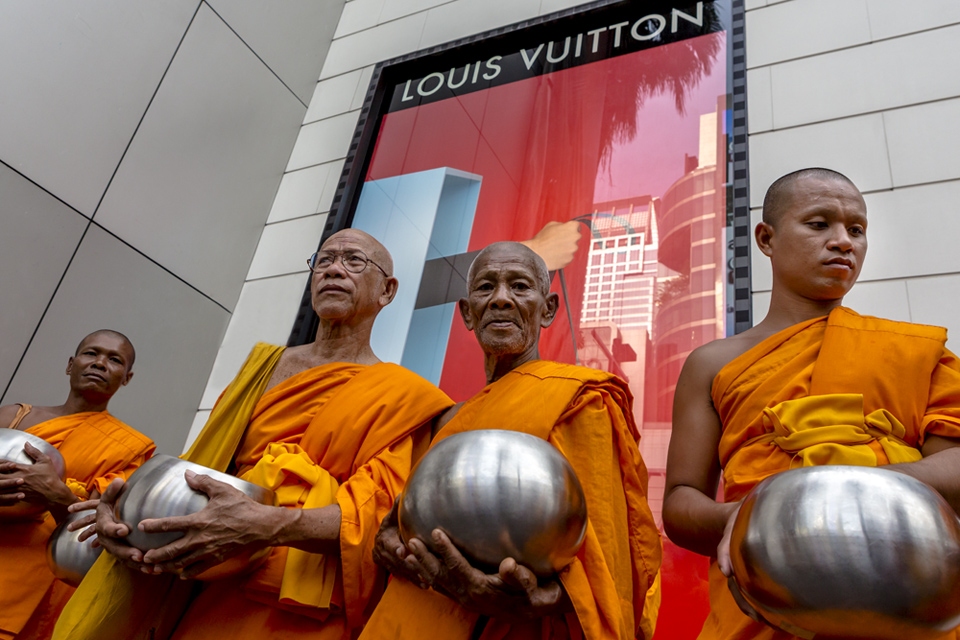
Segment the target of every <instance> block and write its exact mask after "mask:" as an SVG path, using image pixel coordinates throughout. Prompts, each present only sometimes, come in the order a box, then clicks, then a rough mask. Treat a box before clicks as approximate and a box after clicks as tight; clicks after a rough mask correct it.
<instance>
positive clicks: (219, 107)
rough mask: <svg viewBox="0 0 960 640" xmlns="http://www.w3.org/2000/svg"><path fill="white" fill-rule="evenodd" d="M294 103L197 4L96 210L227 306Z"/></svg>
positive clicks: (286, 145) (278, 166)
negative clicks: (193, 15)
mask: <svg viewBox="0 0 960 640" xmlns="http://www.w3.org/2000/svg"><path fill="white" fill-rule="evenodd" d="M304 111H305V109H304V107H303V105H302V104H301V103H300V102H299V101H298V100H297V99H296V97H295V96H294V95H293V94H291V93H290V91H289V90H288V89H287V88H286V87H284V86H283V85H282V84H281V83H280V81H279V80H277V78H276V77H275V76H274V75H273V73H271V72H270V70H269V69H267V68H266V67H265V66H264V65H263V63H262V62H261V61H260V60H258V59H257V57H256V56H255V55H254V54H253V53H252V52H251V51H250V49H249V48H247V46H246V45H244V44H243V43H242V42H241V41H240V40H239V39H238V38H237V37H236V35H234V33H233V32H232V31H231V30H230V29H229V28H228V27H227V25H225V24H224V23H223V22H222V21H221V20H220V18H218V17H217V16H216V15H215V14H214V13H213V11H211V10H210V9H208V8H206V7H201V9H200V11H199V12H198V13H197V17H196V19H195V20H194V22H193V24H192V25H191V28H190V32H189V33H188V34H187V36H186V38H185V39H184V41H183V44H182V46H181V47H180V51H179V53H178V55H177V58H176V59H175V60H174V62H173V64H172V65H171V67H170V70H169V72H168V73H167V75H166V78H165V79H164V82H163V84H162V85H161V87H160V89H159V91H158V92H157V96H156V98H155V99H154V101H153V103H152V105H151V108H150V110H149V112H148V113H147V115H146V117H145V118H144V121H143V123H142V125H141V126H140V129H139V131H138V134H137V136H136V138H134V140H133V142H132V143H131V145H130V149H129V151H128V152H127V155H126V156H125V158H124V161H123V163H122V164H121V166H120V168H119V170H118V171H117V176H116V178H115V179H114V181H113V183H112V184H111V186H110V189H109V191H108V192H107V195H106V197H105V198H104V202H103V205H102V206H101V208H100V211H99V212H98V214H97V216H96V218H95V219H96V221H97V222H98V223H99V224H101V225H103V226H104V227H106V228H107V229H109V230H110V231H112V232H113V233H116V234H117V235H119V236H120V237H121V238H123V239H124V240H126V241H127V242H129V243H131V244H132V245H134V246H136V247H137V248H139V249H140V250H142V251H143V252H144V253H146V254H147V255H149V256H150V257H151V258H153V259H154V260H157V261H158V262H159V263H160V264H162V265H164V266H165V267H167V268H168V269H170V270H171V271H173V272H174V273H176V274H177V275H178V276H180V277H182V278H183V279H184V280H186V281H187V282H189V283H191V284H192V285H194V286H195V287H197V288H198V289H200V290H201V291H203V292H204V293H206V294H207V295H209V296H211V297H212V298H214V299H215V300H217V301H218V302H219V303H220V304H222V305H223V306H225V307H226V308H228V309H229V308H232V307H233V305H234V303H235V301H236V299H237V296H238V295H239V293H240V287H241V285H242V283H243V274H245V273H246V271H247V269H248V267H249V265H250V260H251V258H252V257H253V253H254V249H255V248H256V245H257V239H258V238H259V237H260V231H261V229H262V228H263V224H264V221H265V220H266V219H267V214H268V213H269V211H270V205H271V203H272V201H273V197H274V196H275V194H276V189H277V186H278V185H279V183H280V177H281V175H282V167H283V163H284V160H285V159H286V158H287V157H289V154H290V148H291V146H292V144H293V141H294V139H295V137H296V134H297V125H298V123H300V122H301V121H302V119H303V114H304Z"/></svg>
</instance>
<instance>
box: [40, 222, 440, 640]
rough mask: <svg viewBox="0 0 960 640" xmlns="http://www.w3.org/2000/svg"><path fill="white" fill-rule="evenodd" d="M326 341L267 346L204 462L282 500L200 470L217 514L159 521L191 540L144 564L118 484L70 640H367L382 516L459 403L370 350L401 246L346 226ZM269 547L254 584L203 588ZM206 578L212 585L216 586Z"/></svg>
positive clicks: (201, 444)
mask: <svg viewBox="0 0 960 640" xmlns="http://www.w3.org/2000/svg"><path fill="white" fill-rule="evenodd" d="M308 262H309V265H310V268H311V270H312V272H313V275H312V276H311V293H312V300H313V308H314V311H315V312H316V314H317V316H318V317H319V320H320V325H319V328H318V329H317V335H316V339H315V341H314V342H313V343H312V344H308V345H303V346H298V347H290V348H283V347H276V346H271V345H266V344H258V345H257V346H256V347H254V349H253V351H252V353H251V354H250V357H249V358H248V359H247V362H246V363H245V364H244V366H243V368H242V369H241V371H240V373H239V374H238V375H237V377H236V378H235V379H234V381H233V382H232V383H231V384H230V386H228V387H227V389H226V390H225V391H224V392H223V395H221V397H220V399H219V401H218V403H217V405H216V406H215V407H214V409H213V411H212V413H211V415H210V418H209V421H208V422H207V424H206V426H205V427H204V429H203V431H202V432H201V433H200V435H199V437H198V438H197V440H196V442H195V443H194V444H193V446H192V447H191V449H190V450H189V451H188V452H187V453H186V454H185V455H184V457H185V458H186V459H188V460H192V461H195V462H199V463H201V464H205V465H207V466H210V467H214V468H217V469H220V470H226V471H228V472H229V473H232V474H234V475H236V476H237V477H240V478H242V479H244V480H247V481H249V482H253V483H255V484H258V485H261V486H264V487H267V488H269V489H272V490H273V491H274V492H276V494H277V496H278V499H279V503H280V506H278V507H269V506H263V505H261V504H258V503H255V502H253V501H252V500H250V499H248V498H247V497H246V496H245V495H244V494H243V493H241V492H239V491H237V490H235V489H233V488H231V487H229V486H228V485H226V484H223V483H220V482H217V481H215V480H213V479H211V478H209V477H208V476H204V475H194V474H191V473H190V472H187V482H188V484H189V485H190V486H191V487H193V488H194V489H196V490H197V491H201V492H203V493H205V494H207V495H208V496H209V497H210V502H209V504H208V505H207V506H206V507H205V508H204V509H203V510H202V511H200V512H198V513H196V514H194V515H191V516H187V517H173V518H162V519H157V520H146V521H144V522H143V523H141V525H140V527H141V528H142V529H143V530H144V531H147V532H162V531H178V532H183V533H184V536H183V537H182V538H180V539H178V540H176V541H175V542H172V543H170V544H168V545H166V546H164V547H161V548H159V549H155V550H151V551H147V552H146V553H144V552H142V551H141V550H139V549H135V548H133V547H130V546H127V545H126V544H125V543H124V541H123V537H124V536H125V535H126V534H127V533H128V531H127V527H126V526H124V525H123V524H120V523H118V522H117V521H116V520H115V519H114V517H113V510H112V507H113V504H114V502H115V501H116V500H117V498H118V495H119V494H120V492H121V491H122V490H123V483H122V482H120V481H117V482H116V483H114V484H112V485H111V486H110V487H108V488H107V491H106V492H105V493H104V496H103V498H102V500H101V507H100V509H99V511H98V516H97V533H98V535H99V536H100V539H101V541H102V544H103V546H104V547H105V548H106V549H107V550H108V551H109V552H110V553H109V554H103V555H102V556H101V561H100V562H99V563H98V564H97V565H96V566H95V567H94V568H93V569H92V570H91V573H90V574H88V576H87V578H86V579H85V580H84V582H83V584H81V586H80V588H79V590H78V591H77V594H76V595H75V596H74V598H73V600H71V602H70V604H69V605H68V607H67V609H66V611H65V612H64V614H63V615H62V616H61V618H60V622H59V623H58V625H57V629H56V636H55V637H57V638H64V639H65V638H70V639H71V640H81V639H85V638H89V639H91V640H92V639H94V638H96V639H98V640H102V639H105V638H117V639H119V638H124V639H127V638H154V639H159V638H165V637H172V638H177V639H180V638H190V639H191V640H196V639H203V638H231V639H234V638H289V637H293V636H294V635H296V634H302V635H303V636H304V637H311V638H316V639H321V640H327V639H329V640H334V639H337V640H339V639H344V640H345V639H347V638H352V637H356V635H357V634H358V633H359V628H360V627H361V626H362V625H363V624H364V622H365V621H366V619H367V616H368V615H369V613H370V611H372V609H373V606H374V605H375V603H376V602H377V600H378V598H379V597H380V594H381V592H382V590H383V587H384V584H385V574H384V572H383V571H382V570H381V569H379V568H378V567H377V566H376V565H375V564H374V562H373V544H374V539H375V537H376V533H377V530H378V527H379V525H380V521H381V519H382V518H383V517H384V516H385V515H386V514H387V513H388V512H389V511H390V507H391V505H392V504H393V501H394V499H395V498H396V496H397V495H398V494H399V492H400V490H401V488H402V487H403V484H404V482H405V481H406V479H407V476H408V475H409V473H410V469H411V467H412V465H413V463H414V462H416V460H417V459H419V457H420V455H421V454H422V453H423V452H424V450H425V449H426V447H427V446H428V445H429V440H430V434H431V429H432V427H433V426H434V424H433V422H434V419H435V418H436V417H437V416H438V415H440V414H441V413H442V412H443V411H445V410H446V409H447V408H449V407H450V406H451V405H452V404H453V402H452V401H451V400H450V399H449V398H448V397H447V396H446V395H445V394H444V393H442V392H441V391H440V390H439V389H437V388H436V387H434V386H433V385H431V384H430V383H429V382H427V381H426V380H424V379H422V378H420V377H419V376H417V375H416V374H413V373H411V372H410V371H407V370H406V369H404V368H402V367H400V366H398V365H395V364H388V363H383V362H380V360H379V359H378V358H377V356H376V355H375V354H374V353H373V351H372V349H371V348H370V333H371V330H372V328H373V322H374V320H375V319H376V317H377V314H378V313H379V312H380V310H381V309H383V308H384V307H385V306H386V305H388V304H389V303H390V301H391V300H393V297H394V295H395V294H396V291H397V286H398V283H397V279H396V278H394V277H393V276H392V275H391V273H392V271H393V261H392V259H391V257H390V254H389V253H388V252H387V250H386V249H385V248H384V247H383V245H381V244H380V243H379V242H378V241H377V240H375V239H374V238H373V237H371V236H369V235H367V234H366V233H364V232H362V231H359V230H355V229H346V230H343V231H340V232H338V233H336V234H334V235H333V236H331V237H330V238H329V239H328V240H327V241H326V242H324V244H323V246H322V247H321V249H320V251H318V252H317V253H316V254H315V255H313V256H311V257H310V259H309V261H308ZM262 549H269V556H268V557H267V560H266V562H265V563H264V564H262V565H261V566H259V567H258V568H255V569H253V570H252V571H251V572H249V573H247V574H246V575H242V576H239V577H233V578H229V579H224V580H219V581H209V582H204V581H203V580H202V579H201V580H198V581H194V580H193V579H194V578H196V577H197V576H200V575H201V574H203V573H204V572H205V571H207V570H208V569H210V568H212V567H215V566H216V565H218V564H219V563H221V562H222V561H224V560H226V559H229V558H233V557H235V556H240V555H241V554H249V553H251V552H253V551H257V550H262ZM201 578H202V576H201Z"/></svg>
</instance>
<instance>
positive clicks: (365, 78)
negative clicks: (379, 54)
mask: <svg viewBox="0 0 960 640" xmlns="http://www.w3.org/2000/svg"><path fill="white" fill-rule="evenodd" d="M373 69H374V65H371V66H369V67H364V68H363V69H361V70H360V81H359V82H357V90H356V91H355V92H354V94H353V102H351V103H350V111H353V110H354V109H359V108H360V107H362V106H363V101H364V100H365V99H366V97H367V89H369V87H370V79H371V78H372V77H373Z"/></svg>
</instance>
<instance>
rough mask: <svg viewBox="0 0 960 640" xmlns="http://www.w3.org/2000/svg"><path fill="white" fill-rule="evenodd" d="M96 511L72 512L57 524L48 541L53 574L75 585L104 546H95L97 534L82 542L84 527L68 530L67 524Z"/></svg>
mask: <svg viewBox="0 0 960 640" xmlns="http://www.w3.org/2000/svg"><path fill="white" fill-rule="evenodd" d="M94 512H95V510H94V509H87V510H85V511H78V512H76V513H71V514H70V515H69V516H67V519H66V520H64V521H63V522H61V523H60V524H58V525H57V528H56V529H54V530H53V533H52V534H51V535H50V539H49V540H48V541H47V564H48V565H50V570H51V571H52V572H53V575H55V576H57V577H58V578H60V579H61V580H63V581H64V582H66V583H67V584H69V585H71V586H73V587H76V586H77V585H79V584H80V581H81V580H83V576H85V575H87V571H89V570H90V567H92V566H93V563H94V562H96V560H97V558H98V557H99V556H100V553H101V552H102V551H103V547H94V546H93V542H94V541H95V540H96V539H97V536H96V535H94V536H92V537H90V538H87V539H86V540H84V541H83V542H80V540H79V536H80V534H81V533H83V529H80V530H78V531H67V525H68V524H70V523H71V522H74V521H76V520H79V519H81V518H85V517H86V516H88V515H90V514H92V513H94ZM91 526H93V525H91Z"/></svg>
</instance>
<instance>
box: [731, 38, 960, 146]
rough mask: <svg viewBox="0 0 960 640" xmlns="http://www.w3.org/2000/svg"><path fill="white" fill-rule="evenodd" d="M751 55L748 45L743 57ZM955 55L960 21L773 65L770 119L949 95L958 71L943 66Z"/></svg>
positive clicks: (816, 116)
mask: <svg viewBox="0 0 960 640" xmlns="http://www.w3.org/2000/svg"><path fill="white" fill-rule="evenodd" d="M751 38H752V37H751ZM751 41H752V39H751ZM933 52H936V54H935V57H934V53H933ZM750 55H751V54H750V45H748V49H747V59H749V58H750ZM958 59H960V25H957V26H951V27H944V28H941V29H934V30H931V31H924V32H922V33H917V34H913V35H908V36H903V37H901V38H894V39H891V40H884V41H882V42H877V43H875V44H872V45H869V46H863V47H855V48H853V49H846V50H843V51H836V52H833V53H829V54H824V55H819V56H814V57H811V58H803V59H801V60H795V61H793V62H785V63H783V64H778V65H775V66H773V68H772V80H773V113H774V124H775V126H777V127H789V126H795V125H799V124H805V123H809V122H819V121H823V120H831V119H834V118H842V117H844V116H849V115H854V114H860V113H867V112H872V111H878V110H882V109H891V108H895V107H900V106H904V105H908V104H916V103H918V102H928V101H931V100H939V99H942V98H952V97H954V96H957V95H960V73H949V72H948V67H945V66H944V65H945V64H947V63H946V61H951V60H958ZM936 60H940V61H943V63H942V64H935V63H934V61H936Z"/></svg>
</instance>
